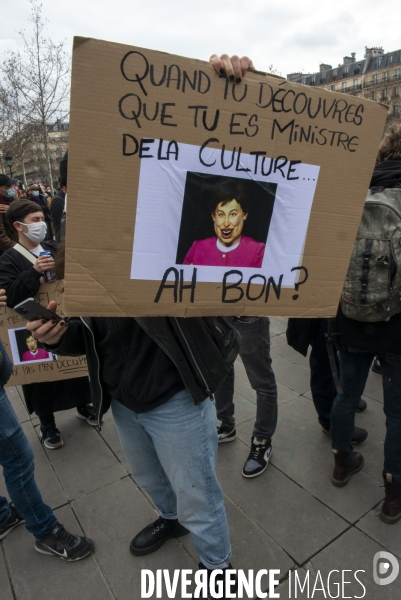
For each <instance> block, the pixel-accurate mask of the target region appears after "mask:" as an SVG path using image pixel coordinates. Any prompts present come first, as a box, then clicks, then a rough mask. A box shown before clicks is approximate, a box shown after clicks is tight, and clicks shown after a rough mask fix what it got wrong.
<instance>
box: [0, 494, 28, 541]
mask: <svg viewBox="0 0 401 600" xmlns="http://www.w3.org/2000/svg"><path fill="white" fill-rule="evenodd" d="M21 523H25V521H24V519H23V517H22V516H21V515H20V514H19V512H18V510H17V509H16V508H15V506H14V504H13V503H12V502H10V514H9V516H8V517H7V518H6V519H4V521H2V522H1V523H0V540H2V539H4V538H5V537H6V535H8V534H9V533H10V531H12V530H13V529H14V527H17V525H21Z"/></svg>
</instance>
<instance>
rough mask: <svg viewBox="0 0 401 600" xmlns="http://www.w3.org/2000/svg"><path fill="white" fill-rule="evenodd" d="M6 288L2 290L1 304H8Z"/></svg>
mask: <svg viewBox="0 0 401 600" xmlns="http://www.w3.org/2000/svg"><path fill="white" fill-rule="evenodd" d="M6 300H7V296H6V290H0V306H6Z"/></svg>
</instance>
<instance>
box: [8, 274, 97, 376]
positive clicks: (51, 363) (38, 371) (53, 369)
mask: <svg viewBox="0 0 401 600" xmlns="http://www.w3.org/2000/svg"><path fill="white" fill-rule="evenodd" d="M63 294H64V282H63V281H62V280H60V281H55V282H53V283H43V284H42V285H41V286H40V288H39V291H38V293H37V294H36V296H35V299H36V300H37V301H38V302H40V303H41V304H43V305H44V306H47V305H48V303H49V302H50V300H55V301H56V302H57V314H59V315H60V316H64V307H63ZM0 339H1V341H2V342H3V344H4V347H5V349H6V351H7V353H8V355H9V357H10V359H11V361H12V362H13V365H14V367H13V372H12V375H11V377H10V379H9V381H8V382H7V384H6V385H8V386H10V385H22V384H25V383H38V382H43V381H59V380H63V379H71V378H73V377H83V376H85V375H87V374H88V369H87V361H86V356H74V357H71V356H57V355H56V354H54V353H52V352H48V351H47V350H46V349H45V348H44V347H43V345H42V344H41V343H40V342H39V341H38V340H36V339H35V338H34V337H33V336H32V334H31V333H30V331H28V329H27V328H26V321H25V319H24V318H23V317H22V316H20V315H19V314H17V313H16V312H14V311H13V310H12V309H11V308H8V307H6V306H2V307H0Z"/></svg>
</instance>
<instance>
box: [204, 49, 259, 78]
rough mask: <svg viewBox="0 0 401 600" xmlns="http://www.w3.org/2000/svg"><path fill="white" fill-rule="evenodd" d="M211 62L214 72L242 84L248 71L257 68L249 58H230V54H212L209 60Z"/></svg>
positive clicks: (235, 56)
mask: <svg viewBox="0 0 401 600" xmlns="http://www.w3.org/2000/svg"><path fill="white" fill-rule="evenodd" d="M209 62H210V63H211V65H212V66H213V68H214V70H215V71H217V73H219V74H220V75H225V76H226V77H227V79H229V80H230V81H235V82H236V83H241V80H242V78H243V76H244V75H245V73H246V72H247V71H254V70H255V67H254V66H253V62H252V61H251V59H250V58H248V56H243V57H242V58H240V57H239V56H237V55H236V54H234V56H231V57H230V56H228V54H222V55H221V56H218V55H217V54H212V56H211V57H210V58H209Z"/></svg>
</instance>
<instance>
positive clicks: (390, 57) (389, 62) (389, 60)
mask: <svg viewBox="0 0 401 600" xmlns="http://www.w3.org/2000/svg"><path fill="white" fill-rule="evenodd" d="M392 62H393V55H392V54H391V55H390V56H389V57H388V64H389V65H391V63H392Z"/></svg>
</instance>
